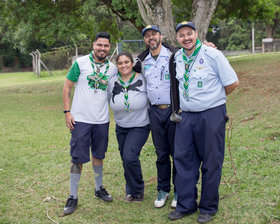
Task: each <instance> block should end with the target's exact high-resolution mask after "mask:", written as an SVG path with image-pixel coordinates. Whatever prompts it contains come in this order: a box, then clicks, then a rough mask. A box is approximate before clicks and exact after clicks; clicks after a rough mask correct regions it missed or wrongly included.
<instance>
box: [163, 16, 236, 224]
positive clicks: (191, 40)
mask: <svg viewBox="0 0 280 224" xmlns="http://www.w3.org/2000/svg"><path fill="white" fill-rule="evenodd" d="M176 38H177V41H178V42H179V44H180V46H181V47H182V48H181V49H180V50H179V51H177V52H176V54H175V56H174V61H175V63H176V65H175V66H174V69H175V71H173V72H175V73H176V79H177V80H178V81H179V102H180V108H181V110H182V112H181V117H182V121H181V122H180V123H176V132H175V137H174V138H175V139H174V142H175V145H174V162H175V166H176V170H177V176H176V182H175V184H176V189H177V193H178V201H177V207H176V210H175V211H173V212H171V213H170V214H169V216H168V217H169V219H171V220H178V219H181V218H183V217H184V216H186V215H189V214H192V213H194V212H196V211H197V208H199V211H200V214H199V216H198V219H197V221H198V222H199V223H206V222H209V221H210V220H211V219H212V216H213V215H215V214H216V213H217V211H218V203H219V192H218V190H219V184H220V179H221V173H222V165H223V159H224V147H225V124H226V122H227V120H228V116H227V112H226V97H227V95H228V94H230V93H231V92H232V91H233V90H234V89H235V88H236V87H237V86H238V84H239V82H238V77H237V75H236V73H235V71H234V70H233V69H232V67H231V66H230V64H229V62H228V60H227V59H226V58H225V56H224V55H223V54H222V53H221V52H220V51H219V50H217V49H215V48H211V47H207V46H205V45H204V44H202V43H201V42H200V41H199V39H198V32H197V30H196V28H195V25H194V24H193V23H192V22H186V21H184V22H181V23H179V24H178V25H177V27H176ZM200 167H201V173H202V186H201V198H200V202H199V205H197V202H196V199H197V188H196V185H197V182H198V179H199V168H200Z"/></svg>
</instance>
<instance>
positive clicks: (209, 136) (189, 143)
mask: <svg viewBox="0 0 280 224" xmlns="http://www.w3.org/2000/svg"><path fill="white" fill-rule="evenodd" d="M182 118H183V120H182V121H181V122H180V123H177V124H176V132H175V151H174V161H175V166H176V169H177V176H176V182H175V184H176V188H177V194H178V202H177V207H176V211H177V212H184V213H192V212H194V211H196V210H197V202H196V199H197V188H196V185H197V182H198V179H199V168H200V167H201V173H202V183H201V184H202V185H201V199H200V203H199V210H200V213H208V214H215V213H216V212H217V210H218V203H219V192H218V191H219V185H220V179H221V173H222V166H223V160H224V151H225V150H224V149H225V124H226V105H225V104H224V105H221V106H218V107H215V108H212V109H209V110H206V111H203V112H182Z"/></svg>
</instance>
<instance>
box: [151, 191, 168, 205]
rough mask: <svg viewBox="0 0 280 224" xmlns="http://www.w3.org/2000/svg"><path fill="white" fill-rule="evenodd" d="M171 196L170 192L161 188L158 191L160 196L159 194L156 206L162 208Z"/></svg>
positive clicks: (155, 202)
mask: <svg viewBox="0 0 280 224" xmlns="http://www.w3.org/2000/svg"><path fill="white" fill-rule="evenodd" d="M168 197H169V193H167V192H165V191H162V190H160V191H159V192H158V196H157V199H156V200H155V201H154V206H155V207H156V208H161V207H163V206H164V205H165V203H166V201H167V199H168Z"/></svg>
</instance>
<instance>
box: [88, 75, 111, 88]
mask: <svg viewBox="0 0 280 224" xmlns="http://www.w3.org/2000/svg"><path fill="white" fill-rule="evenodd" d="M108 78H109V76H108V75H104V76H102V77H96V76H93V75H88V76H87V80H88V86H89V88H90V89H94V90H95V91H97V89H101V90H103V91H106V90H107V86H108Z"/></svg>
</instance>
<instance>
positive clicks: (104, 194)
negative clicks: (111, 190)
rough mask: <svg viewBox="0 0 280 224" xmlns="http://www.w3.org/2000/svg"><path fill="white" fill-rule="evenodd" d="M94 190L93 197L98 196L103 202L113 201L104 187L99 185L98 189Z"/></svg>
mask: <svg viewBox="0 0 280 224" xmlns="http://www.w3.org/2000/svg"><path fill="white" fill-rule="evenodd" d="M94 192H95V193H94V195H95V197H97V198H100V199H101V200H102V201H105V202H111V201H113V198H112V196H111V195H109V194H108V192H107V191H106V190H105V188H104V187H103V186H101V187H100V190H99V191H96V190H95V191H94Z"/></svg>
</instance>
